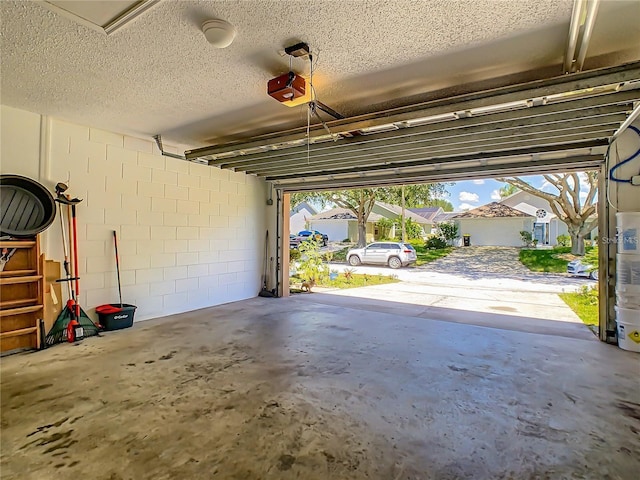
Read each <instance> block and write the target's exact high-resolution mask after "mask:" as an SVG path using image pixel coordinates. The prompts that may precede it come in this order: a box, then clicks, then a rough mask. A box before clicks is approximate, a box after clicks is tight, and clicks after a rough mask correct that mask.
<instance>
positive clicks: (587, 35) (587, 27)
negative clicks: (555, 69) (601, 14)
mask: <svg viewBox="0 0 640 480" xmlns="http://www.w3.org/2000/svg"><path fill="white" fill-rule="evenodd" d="M599 6H600V0H590V1H588V2H587V17H586V18H585V20H584V28H583V30H582V40H581V41H580V47H579V48H578V56H577V58H576V63H575V69H574V71H575V72H581V71H582V67H583V66H584V60H585V58H587V50H588V48H589V42H590V41H591V34H592V33H593V26H594V25H595V23H596V15H597V14H598V7H599Z"/></svg>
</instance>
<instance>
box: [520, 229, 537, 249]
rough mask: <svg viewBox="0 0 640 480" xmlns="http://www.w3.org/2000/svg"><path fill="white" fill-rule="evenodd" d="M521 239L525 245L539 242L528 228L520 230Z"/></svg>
mask: <svg viewBox="0 0 640 480" xmlns="http://www.w3.org/2000/svg"><path fill="white" fill-rule="evenodd" d="M520 239H521V240H522V243H524V246H525V247H531V246H533V245H535V244H536V243H538V242H537V241H535V242H534V241H533V234H532V233H531V232H528V231H526V230H522V231H521V232H520Z"/></svg>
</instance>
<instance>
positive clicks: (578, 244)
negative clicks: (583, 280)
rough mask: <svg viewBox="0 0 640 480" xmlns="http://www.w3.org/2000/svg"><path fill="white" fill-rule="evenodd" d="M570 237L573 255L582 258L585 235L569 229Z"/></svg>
mask: <svg viewBox="0 0 640 480" xmlns="http://www.w3.org/2000/svg"><path fill="white" fill-rule="evenodd" d="M569 236H570V237H571V253H572V254H574V255H580V256H582V255H584V235H580V233H579V232H578V231H574V230H573V229H569Z"/></svg>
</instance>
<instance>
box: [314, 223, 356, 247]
mask: <svg viewBox="0 0 640 480" xmlns="http://www.w3.org/2000/svg"><path fill="white" fill-rule="evenodd" d="M348 223H349V221H348V220H313V221H312V222H310V224H309V226H310V229H311V230H318V231H319V232H321V233H324V234H326V235H327V236H328V237H329V241H330V242H341V241H342V240H344V239H345V238H347V236H348V235H349V225H348Z"/></svg>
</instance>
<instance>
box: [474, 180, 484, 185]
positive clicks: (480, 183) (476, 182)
mask: <svg viewBox="0 0 640 480" xmlns="http://www.w3.org/2000/svg"><path fill="white" fill-rule="evenodd" d="M473 183H475V184H476V185H483V184H484V180H482V179H478V180H474V181H473Z"/></svg>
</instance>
